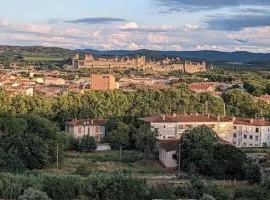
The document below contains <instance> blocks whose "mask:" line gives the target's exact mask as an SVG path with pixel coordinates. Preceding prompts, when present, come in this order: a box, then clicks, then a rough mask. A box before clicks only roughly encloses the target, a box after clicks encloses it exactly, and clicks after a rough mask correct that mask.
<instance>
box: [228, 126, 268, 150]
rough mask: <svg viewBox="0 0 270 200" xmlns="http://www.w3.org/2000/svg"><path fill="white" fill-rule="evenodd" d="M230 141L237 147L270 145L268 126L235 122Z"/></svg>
mask: <svg viewBox="0 0 270 200" xmlns="http://www.w3.org/2000/svg"><path fill="white" fill-rule="evenodd" d="M231 141H232V143H233V144H234V145H235V146H237V147H266V146H270V126H254V125H246V124H245V125H243V124H235V125H234V131H233V135H232V138H231Z"/></svg>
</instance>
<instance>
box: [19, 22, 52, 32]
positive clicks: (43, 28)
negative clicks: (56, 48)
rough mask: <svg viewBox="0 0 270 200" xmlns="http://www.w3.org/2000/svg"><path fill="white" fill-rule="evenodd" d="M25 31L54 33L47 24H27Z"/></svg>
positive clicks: (24, 27)
mask: <svg viewBox="0 0 270 200" xmlns="http://www.w3.org/2000/svg"><path fill="white" fill-rule="evenodd" d="M23 29H24V30H25V31H31V32H36V33H49V32H51V31H52V28H51V27H50V26H49V25H47V24H26V25H24V26H23Z"/></svg>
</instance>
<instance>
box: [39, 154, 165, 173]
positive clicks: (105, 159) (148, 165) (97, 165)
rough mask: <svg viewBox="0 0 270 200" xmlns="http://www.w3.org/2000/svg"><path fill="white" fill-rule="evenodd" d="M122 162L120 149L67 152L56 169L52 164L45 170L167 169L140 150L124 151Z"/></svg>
mask: <svg viewBox="0 0 270 200" xmlns="http://www.w3.org/2000/svg"><path fill="white" fill-rule="evenodd" d="M121 157H122V158H121V162H120V152H119V151H108V152H95V153H78V152H66V155H65V159H64V161H63V162H62V163H61V164H60V165H59V169H58V170H57V169H56V165H55V164H54V165H52V166H50V167H48V168H46V169H44V170H43V171H45V172H49V173H60V174H73V173H75V174H76V173H79V174H81V173H82V174H87V173H92V172H119V171H123V170H124V171H128V172H130V173H155V174H163V173H165V172H166V170H165V169H164V168H163V167H162V166H161V164H160V163H159V162H158V161H157V160H155V159H151V160H144V157H143V154H142V153H141V152H138V151H122V156H121Z"/></svg>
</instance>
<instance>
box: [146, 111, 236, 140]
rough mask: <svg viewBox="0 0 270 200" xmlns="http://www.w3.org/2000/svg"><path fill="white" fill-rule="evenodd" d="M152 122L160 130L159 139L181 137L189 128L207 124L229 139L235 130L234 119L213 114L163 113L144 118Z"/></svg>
mask: <svg viewBox="0 0 270 200" xmlns="http://www.w3.org/2000/svg"><path fill="white" fill-rule="evenodd" d="M142 120H143V121H146V122H150V123H151V126H152V127H153V128H157V129H158V131H159V135H158V139H159V140H172V139H180V138H181V137H182V134H183V133H184V131H185V130H187V129H192V128H195V127H198V126H202V125H206V126H208V127H209V128H211V129H213V130H214V131H215V132H216V133H217V134H218V136H219V137H220V138H222V139H224V140H227V138H230V137H231V135H232V132H233V128H234V125H233V121H232V120H231V119H229V118H225V117H220V116H212V115H199V114H197V115H176V114H172V115H161V116H154V117H145V118H142Z"/></svg>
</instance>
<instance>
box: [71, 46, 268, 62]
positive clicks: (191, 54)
mask: <svg viewBox="0 0 270 200" xmlns="http://www.w3.org/2000/svg"><path fill="white" fill-rule="evenodd" d="M74 51H76V52H80V53H86V52H88V53H93V54H94V55H103V56H110V55H118V56H128V55H130V56H131V55H145V56H148V57H153V58H164V57H181V58H187V59H188V58H189V59H195V60H206V61H213V62H241V63H248V62H252V61H257V62H269V61H270V53H265V54H264V53H250V52H244V51H236V52H220V51H209V50H205V51H153V50H146V49H140V50H134V51H128V50H112V51H97V50H93V49H79V50H74Z"/></svg>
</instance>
